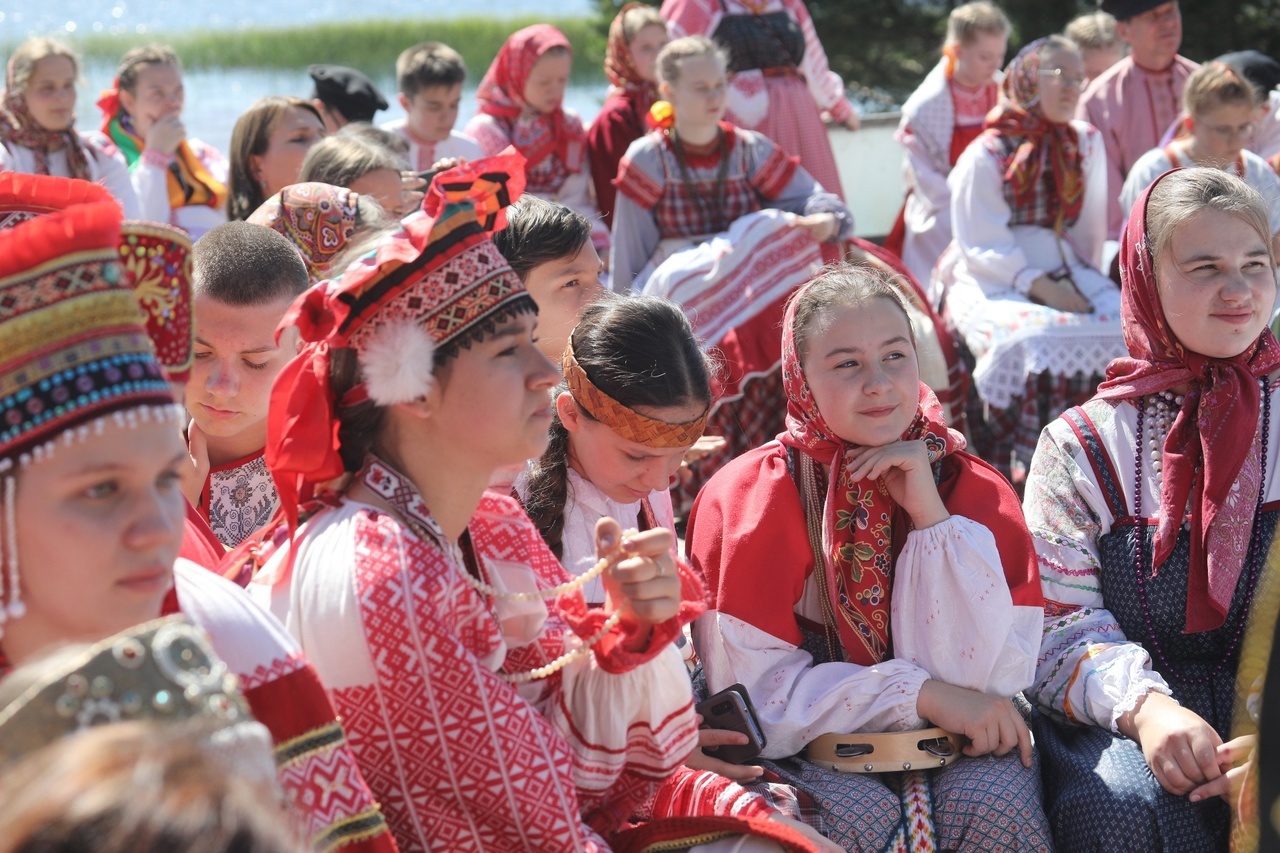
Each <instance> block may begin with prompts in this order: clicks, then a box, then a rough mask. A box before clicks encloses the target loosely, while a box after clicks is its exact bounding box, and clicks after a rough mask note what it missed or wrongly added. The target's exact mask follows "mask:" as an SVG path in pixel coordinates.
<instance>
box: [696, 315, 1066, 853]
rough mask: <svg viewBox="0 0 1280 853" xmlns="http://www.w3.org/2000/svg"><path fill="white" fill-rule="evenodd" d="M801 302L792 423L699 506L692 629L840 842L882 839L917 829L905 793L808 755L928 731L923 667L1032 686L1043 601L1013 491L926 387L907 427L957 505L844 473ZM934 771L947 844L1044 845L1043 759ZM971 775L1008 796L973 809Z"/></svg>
mask: <svg viewBox="0 0 1280 853" xmlns="http://www.w3.org/2000/svg"><path fill="white" fill-rule="evenodd" d="M794 314H795V303H794V302H793V303H792V304H791V305H790V306H789V307H788V311H787V315H786V318H785V319H784V325H783V382H784V384H785V387H786V394H787V428H786V431H785V432H784V433H782V434H781V435H779V436H778V440H777V441H775V442H771V443H769V444H766V445H764V446H763V447H760V448H758V449H756V450H754V451H752V452H750V453H747V454H745V455H743V456H740V457H739V458H737V459H735V460H734V461H733V462H731V463H729V465H728V466H726V467H725V468H723V469H721V471H720V472H719V473H717V474H716V475H715V476H713V477H712V478H711V480H710V482H708V483H707V485H706V487H705V488H704V489H703V490H702V493H701V494H700V495H699V497H698V501H697V503H695V505H694V511H693V514H692V515H691V517H690V518H689V525H688V533H687V540H686V541H687V544H688V549H689V554H690V557H691V559H692V560H693V563H694V566H695V568H697V569H699V570H700V571H701V572H702V574H703V576H704V577H705V578H706V581H707V584H708V588H709V590H710V592H711V609H710V610H709V611H708V612H707V614H706V615H704V616H702V617H700V618H699V619H698V621H697V622H696V623H695V626H694V639H695V643H696V645H697V648H698V654H699V656H700V657H701V659H702V662H703V666H704V668H705V672H706V676H707V686H708V689H710V690H713V691H714V690H719V689H722V688H724V687H727V686H728V685H730V684H732V683H734V682H741V683H742V684H744V685H745V686H746V687H747V689H748V690H749V691H750V693H751V696H752V699H753V701H754V703H755V706H756V709H757V711H758V712H759V714H760V718H761V724H762V726H763V728H764V729H765V733H766V735H767V736H768V741H769V743H768V746H767V748H766V750H765V753H764V755H765V757H766V758H768V759H788V760H787V761H786V762H784V763H783V764H779V765H774V764H769V765H768V766H769V767H770V768H774V769H775V770H776V771H777V772H779V775H780V776H782V778H783V780H784V781H787V782H790V783H791V784H794V785H795V786H796V787H798V788H800V789H801V790H802V791H805V792H806V793H808V794H810V795H811V796H813V797H814V799H815V800H816V801H817V802H818V803H819V804H820V806H821V807H822V808H823V818H824V820H825V822H826V828H827V830H828V834H829V837H831V838H832V839H833V840H835V841H837V842H838V843H842V844H844V845H845V846H857V847H858V849H868V850H871V849H881V848H882V847H883V846H884V845H886V844H888V843H889V842H890V841H891V840H892V839H893V838H894V837H895V835H897V834H899V833H901V832H902V831H903V830H904V827H905V828H906V829H908V830H909V823H910V822H909V821H907V820H906V819H905V818H904V815H905V814H907V812H904V811H903V805H910V803H908V802H905V801H906V800H907V799H908V796H907V795H908V793H910V792H909V791H907V790H905V789H904V791H903V793H902V796H903V798H904V803H900V802H899V798H898V795H897V794H895V793H893V792H890V791H889V789H888V788H886V787H885V785H884V784H882V783H881V782H880V781H879V780H877V779H876V778H875V777H872V776H855V775H852V774H841V773H836V772H834V771H823V770H820V769H818V768H817V767H816V766H813V765H809V764H808V763H807V762H805V761H804V760H803V759H802V758H800V757H798V755H797V754H798V753H800V752H801V751H802V750H803V749H804V747H805V745H806V744H807V743H808V742H809V741H810V740H812V739H813V738H815V737H817V736H818V735H821V734H825V733H828V732H854V731H875V732H882V731H896V730H903V729H912V728H919V727H921V726H922V725H924V723H925V721H923V720H922V719H921V718H920V717H919V716H918V713H917V711H916V703H917V697H918V693H919V690H920V686H921V685H922V684H923V682H924V681H925V680H926V679H929V678H936V679H939V680H942V681H945V682H947V683H950V684H956V685H960V686H963V687H967V688H969V689H973V690H980V691H983V692H987V693H992V694H996V695H1004V696H1011V695H1013V694H1015V693H1017V692H1018V691H1020V690H1022V689H1024V688H1025V687H1027V686H1029V685H1030V683H1031V680H1032V676H1033V674H1034V671H1035V663H1036V653H1037V651H1038V649H1039V639H1040V632H1041V623H1042V619H1043V611H1042V602H1043V600H1042V598H1041V594H1040V588H1039V582H1038V577H1037V574H1036V565H1035V552H1034V550H1033V549H1032V544H1031V537H1030V535H1029V533H1028V532H1027V528H1026V525H1025V523H1023V521H1022V514H1021V509H1020V507H1019V505H1018V499H1017V496H1016V495H1015V494H1014V492H1013V490H1012V488H1010V486H1009V485H1008V483H1007V482H1006V481H1005V480H1004V479H1003V478H1002V477H1001V476H1000V475H999V474H998V473H997V472H996V471H995V470H994V469H993V468H991V466H989V465H987V464H986V463H984V462H982V461H981V460H979V459H977V458H975V457H973V456H970V455H969V454H967V453H964V452H962V450H963V447H964V440H963V438H962V437H961V436H960V435H959V434H958V433H955V432H954V431H951V430H948V429H947V428H946V426H945V424H944V423H943V422H942V420H941V411H940V408H939V405H938V402H937V400H936V399H935V398H934V395H933V392H932V391H930V390H929V388H928V387H927V386H924V385H923V384H922V385H921V386H920V400H919V408H918V410H917V413H916V416H915V419H914V420H913V422H912V423H911V425H910V427H909V428H908V430H907V431H906V433H905V434H904V435H903V437H902V438H903V440H906V441H912V440H920V441H923V442H925V444H926V447H927V448H928V451H929V458H930V460H931V461H932V463H933V466H934V472H935V474H934V475H935V478H936V479H937V483H938V491H939V494H940V495H941V497H942V500H943V503H944V504H945V505H946V507H947V510H948V511H949V512H950V513H952V516H951V518H950V519H948V520H947V521H944V522H941V523H939V524H937V525H934V526H933V527H930V528H926V529H924V530H913V529H912V528H911V524H910V519H909V518H908V517H907V516H906V514H905V513H904V512H903V511H902V510H901V509H900V508H899V507H898V506H897V505H896V504H895V503H894V502H893V500H892V499H891V498H890V497H889V495H888V493H887V490H886V489H885V488H884V486H883V484H882V483H880V482H873V481H862V482H856V483H855V482H850V481H849V480H848V477H847V472H848V471H849V469H850V467H851V464H852V462H851V458H850V453H851V452H852V451H853V450H854V449H856V448H855V446H853V445H850V444H848V443H846V442H845V441H843V440H842V439H840V438H839V437H838V436H837V435H835V433H834V432H832V430H831V429H830V427H829V426H828V425H827V423H826V421H825V419H824V418H823V416H822V413H821V412H820V411H818V409H817V407H816V405H815V404H814V400H813V396H812V394H811V392H810V390H809V386H808V382H807V380H806V378H805V374H804V368H803V365H802V364H801V362H800V359H799V357H798V354H797V352H796V350H795V336H794ZM815 551H817V552H820V554H821V564H819V565H818V566H817V567H816V568H815V562H814V554H815ZM761 589H769V590H771V591H772V593H773V594H771V595H768V596H762V595H760V594H759V590H761ZM819 664H821V666H819ZM966 774H979V775H981V776H982V780H981V781H979V780H978V779H976V778H974V777H973V776H967V775H966ZM1027 774H1030V775H1027ZM962 777H963V778H962ZM930 778H931V779H932V780H933V784H932V788H933V791H934V793H935V795H937V796H936V797H935V801H936V802H939V803H946V805H945V806H940V808H943V809H954V811H953V812H950V814H949V816H948V817H946V819H944V820H942V821H939V822H938V823H937V824H936V826H937V829H938V832H939V837H938V839H937V840H938V846H939V848H940V849H957V848H958V849H1040V848H1039V847H1038V846H1037V843H1038V842H1039V843H1043V844H1044V845H1046V846H1047V845H1048V843H1049V842H1048V837H1047V827H1046V826H1045V819H1044V815H1043V811H1042V810H1041V807H1040V804H1039V790H1038V785H1037V784H1035V781H1034V778H1035V777H1034V771H1027V770H1025V768H1022V766H1021V765H1020V764H1019V763H1018V762H1017V761H1016V760H1015V759H1012V758H1011V757H1010V756H1006V757H1005V758H1003V759H999V760H995V761H992V762H989V763H987V762H984V763H981V764H980V763H978V762H961V763H959V764H957V765H955V766H953V767H950V768H947V769H946V770H943V771H939V772H938V773H937V774H936V775H932V776H931V777H930ZM975 788H981V789H983V790H993V789H994V790H999V791H1001V792H1002V793H1001V795H1000V796H1001V798H1003V799H1002V805H1000V806H999V807H998V808H997V809H994V810H992V811H991V812H988V813H987V815H986V816H985V818H984V817H982V816H980V815H979V811H981V808H976V809H975V807H974V804H973V803H969V804H965V800H966V798H967V796H968V795H967V794H965V793H964V792H966V791H971V790H973V789H975ZM926 800H927V797H926ZM851 803H853V804H855V805H853V806H852V807H850V805H849V804H851ZM988 822H989V823H990V825H987V824H988ZM966 832H968V833H970V834H969V835H967V836H966V835H964V833H966ZM908 834H910V833H909V832H908ZM1020 835H1021V836H1023V837H1021V838H1019V836H1020ZM961 838H964V839H965V844H969V845H974V844H976V845H978V846H976V847H967V846H961V844H960V840H961ZM983 844H986V845H988V846H986V847H983V846H982V845H983ZM894 849H897V848H894ZM910 849H917V848H915V847H912V848H910ZM921 849H923V848H921Z"/></svg>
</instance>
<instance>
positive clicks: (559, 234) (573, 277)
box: [493, 195, 605, 365]
mask: <svg viewBox="0 0 1280 853" xmlns="http://www.w3.org/2000/svg"><path fill="white" fill-rule="evenodd" d="M493 242H494V245H495V246H497V247H498V251H499V252H501V253H502V256H503V257H504V258H506V259H507V263H509V264H511V268H512V269H513V270H514V271H515V273H516V275H518V276H519V277H520V281H522V282H524V286H525V288H526V289H527V290H528V291H529V295H530V296H531V297H533V301H534V302H535V303H537V306H538V341H537V345H538V349H539V350H541V351H542V354H543V355H545V356H546V357H547V358H549V359H551V362H552V363H553V364H556V365H559V364H560V359H561V358H562V357H563V356H564V348H565V346H566V344H568V342H569V333H570V332H572V331H573V327H574V326H576V325H577V324H578V319H579V318H580V317H581V316H582V310H583V309H584V308H586V307H587V306H588V305H590V304H591V303H592V302H594V301H595V300H596V299H598V298H599V297H600V294H602V293H604V289H605V288H604V285H603V284H602V283H601V281H600V272H601V263H600V255H599V254H598V253H597V252H596V250H595V247H594V246H592V245H591V220H589V219H587V218H586V217H585V216H583V215H582V214H581V213H578V212H577V211H574V210H572V209H571V208H568V207H565V206H564V205H563V204H558V203H556V202H554V201H547V200H546V199H541V198H538V197H537V196H534V195H525V196H523V197H521V199H520V200H519V201H517V202H516V203H515V204H514V205H512V206H511V207H510V208H508V209H507V227H506V228H504V229H503V230H501V231H498V232H496V233H495V234H494V235H493Z"/></svg>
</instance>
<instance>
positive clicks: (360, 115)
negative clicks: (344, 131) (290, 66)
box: [307, 65, 387, 133]
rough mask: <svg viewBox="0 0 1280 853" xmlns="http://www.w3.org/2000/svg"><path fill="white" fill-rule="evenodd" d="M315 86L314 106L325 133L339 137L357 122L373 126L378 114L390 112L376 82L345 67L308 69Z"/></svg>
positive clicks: (321, 66) (320, 66)
mask: <svg viewBox="0 0 1280 853" xmlns="http://www.w3.org/2000/svg"><path fill="white" fill-rule="evenodd" d="M307 73H308V74H310V75H311V79H312V80H313V81H314V82H315V89H314V90H313V91H312V93H311V102H312V103H313V104H315V105H316V109H318V110H319V111H320V115H321V116H322V117H323V118H324V129H325V130H326V131H327V132H329V133H335V132H337V131H338V130H340V129H341V128H342V127H344V126H345V125H347V124H350V123H351V122H354V121H364V122H372V121H373V115H374V113H376V112H377V111H378V110H385V109H386V108H387V99H386V98H384V97H382V93H381V92H379V91H378V87H377V86H375V85H373V81H372V80H370V79H369V78H368V77H366V76H365V75H364V74H363V73H361V72H360V71H357V70H356V69H354V68H347V67H346V66H345V65H312V66H311V67H310V68H308V69H307Z"/></svg>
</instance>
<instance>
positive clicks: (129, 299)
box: [0, 175, 394, 851]
mask: <svg viewBox="0 0 1280 853" xmlns="http://www.w3.org/2000/svg"><path fill="white" fill-rule="evenodd" d="M0 177H2V176H0ZM19 178H21V179H23V180H22V181H18V180H17V179H19ZM28 182H34V183H35V186H33V187H28V186H26V184H27V183H28ZM86 187H88V185H83V184H80V183H79V182H69V181H66V180H65V179H60V178H50V177H47V176H46V177H36V178H32V177H30V176H26V175H18V176H10V177H8V179H7V180H0V192H2V191H3V190H4V189H6V188H7V189H8V190H9V192H8V193H7V194H4V195H0V210H5V211H6V213H7V214H8V215H7V219H9V220H15V219H18V218H19V217H23V219H24V221H21V222H18V223H17V224H15V225H13V227H10V228H5V229H2V230H0V365H3V366H4V367H3V372H2V373H0V424H2V426H0V522H2V524H3V528H2V533H3V535H2V536H0V553H2V555H3V572H2V573H0V678H3V677H4V676H5V675H6V674H7V673H8V671H9V670H10V669H11V668H12V667H15V666H21V665H23V664H25V663H28V662H30V661H31V660H33V659H34V658H36V657H37V656H39V655H41V654H42V653H44V652H45V651H47V650H48V649H50V648H52V647H54V646H58V645H62V644H66V643H78V642H96V641H98V640H101V639H103V638H104V637H107V636H109V635H111V634H114V633H116V632H119V631H122V630H124V629H126V628H128V627H129V626H132V625H136V624H140V623H143V622H146V621H149V620H152V619H155V618H157V617H158V616H160V615H162V614H172V613H176V612H181V613H182V614H184V615H185V616H187V617H188V618H189V619H191V621H193V622H194V623H196V624H197V625H198V626H200V627H201V628H202V629H203V630H204V631H205V632H207V633H208V634H209V636H210V638H211V640H212V645H213V647H214V649H215V651H216V652H217V654H218V655H219V656H220V657H221V658H222V659H223V660H224V661H226V663H227V665H228V666H229V667H230V669H231V671H232V672H233V673H234V674H235V675H237V676H238V677H239V678H240V679H241V681H242V684H243V688H244V693H245V697H246V699H247V700H248V702H249V705H250V708H251V710H252V711H253V713H254V715H255V716H256V717H257V719H258V720H259V721H260V722H261V723H263V724H264V725H265V726H266V727H267V729H268V730H269V731H270V732H271V736H272V739H273V741H274V743H275V747H276V759H277V761H278V762H279V770H278V776H279V780H280V784H281V786H282V787H283V789H284V790H285V793H286V795H287V798H288V801H289V803H290V806H291V811H292V812H293V813H294V814H295V815H296V816H297V818H298V824H299V826H300V828H301V830H302V832H303V834H304V836H305V837H306V838H307V839H308V841H310V842H312V843H318V844H323V845H326V846H332V847H335V848H337V847H343V848H347V847H349V849H351V850H369V851H385V850H392V849H394V845H393V842H392V841H391V837H390V835H389V833H388V830H387V828H386V824H385V822H384V821H383V820H382V817H381V815H380V813H379V811H378V807H377V805H376V803H375V802H374V800H373V798H372V796H371V795H370V794H369V790H368V788H367V787H366V786H365V785H364V782H363V780H362V779H361V778H360V775H359V771H358V769H357V767H356V764H355V759H354V757H353V755H352V753H351V752H350V750H349V747H348V746H347V742H346V736H345V733H344V732H343V729H342V726H341V724H340V723H339V722H338V720H337V719H336V716H335V714H334V711H333V707H332V705H331V704H330V702H329V699H328V696H327V695H326V692H325V688H324V686H323V685H322V684H321V683H320V681H319V679H318V678H317V676H316V673H315V671H314V670H313V669H312V668H311V666H310V665H309V664H308V663H307V661H306V660H305V658H303V656H302V654H301V652H300V651H299V650H298V648H297V646H296V645H295V644H294V643H293V642H292V641H291V640H290V638H289V637H288V635H287V634H286V633H285V632H284V630H283V628H281V626H280V625H279V624H278V623H277V622H276V621H275V620H274V619H272V618H271V616H270V614H268V613H266V612H265V611H264V610H262V609H261V608H260V607H257V606H256V605H255V604H254V603H253V602H252V601H251V600H250V599H249V598H248V597H247V596H246V595H245V594H244V592H243V591H242V590H240V589H238V588H237V587H236V586H235V585H234V584H231V583H230V582H228V581H225V580H224V579H222V578H220V577H218V576H217V575H216V574H214V573H213V572H211V571H209V570H207V569H205V568H202V567H201V566H199V565H196V564H195V563H192V562H189V561H188V560H185V559H181V558H180V557H179V554H180V552H181V551H182V549H183V547H184V541H183V537H184V521H183V520H184V514H185V511H186V509H187V507H186V505H185V503H184V501H183V497H182V490H181V488H180V482H181V481H182V479H183V477H184V476H185V474H186V471H187V469H188V468H189V467H190V460H189V457H188V453H187V449H186V447H185V446H184V444H183V441H182V436H181V433H180V427H181V424H182V423H183V421H184V417H183V412H182V409H181V407H180V406H178V405H177V404H175V402H174V398H173V395H172V393H171V391H170V384H169V378H170V377H169V376H168V375H167V374H166V372H165V369H164V367H162V365H161V363H160V362H159V361H158V360H157V358H156V354H155V346H154V345H153V342H152V340H151V337H150V335H149V334H148V330H147V328H146V326H145V325H144V317H143V313H142V312H141V311H140V310H139V306H140V304H142V305H143V306H144V307H145V306H146V302H147V299H146V296H147V293H146V291H147V290H148V287H147V284H148V281H147V279H148V278H149V276H148V275H147V274H146V273H145V272H143V269H142V268H143V267H151V271H152V272H155V271H163V270H164V268H165V265H166V259H165V257H164V255H165V254H166V253H165V252H160V253H159V254H158V255H157V256H155V257H152V258H149V259H148V260H149V261H154V266H152V265H151V264H150V263H147V264H141V265H137V266H135V268H134V269H133V270H131V271H128V272H126V271H125V270H122V269H121V260H122V253H123V252H124V251H125V250H128V251H130V252H135V251H136V250H137V248H138V247H139V246H143V245H150V246H155V247H157V248H159V247H160V245H161V244H160V243H159V242H158V241H157V242H153V243H147V242H146V241H142V240H141V239H137V235H136V233H135V234H125V236H124V237H123V238H122V231H121V220H120V208H119V205H118V204H117V203H116V201H115V200H114V199H112V198H110V197H107V196H106V194H105V193H104V192H102V191H101V190H99V189H98V188H95V187H88V189H91V190H95V192H93V193H89V194H84V195H82V194H81V193H80V191H81V190H83V189H84V188H86ZM18 208H21V212H19V211H18V210H17V209H18ZM131 238H134V239H131ZM148 251H149V250H148ZM135 257H136V256H135ZM178 257H182V255H181V253H180V252H179V253H178ZM124 263H125V264H126V265H129V262H128V259H127V258H125V259H124ZM139 273H142V274H141V275H139ZM152 284H154V283H152ZM130 285H133V289H131V287H130ZM148 313H150V312H149V311H148ZM157 340H164V337H163V336H157ZM174 343H175V350H174V351H175V352H184V351H185V350H184V348H183V347H182V346H181V339H180V338H179V339H178V340H176V341H174ZM170 354H171V353H168V352H166V356H168V355H170ZM166 362H169V359H168V358H167V357H166ZM170 363H171V364H174V366H177V365H178V363H179V362H170ZM334 772H338V773H342V774H345V775H346V777H347V778H348V780H349V783H350V784H349V785H348V786H347V788H346V789H345V790H343V791H342V792H339V793H337V795H336V796H335V797H330V798H323V797H318V796H317V791H320V790H322V789H323V788H324V787H325V785H326V784H327V782H326V780H327V779H328V778H330V774H332V773H334Z"/></svg>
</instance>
